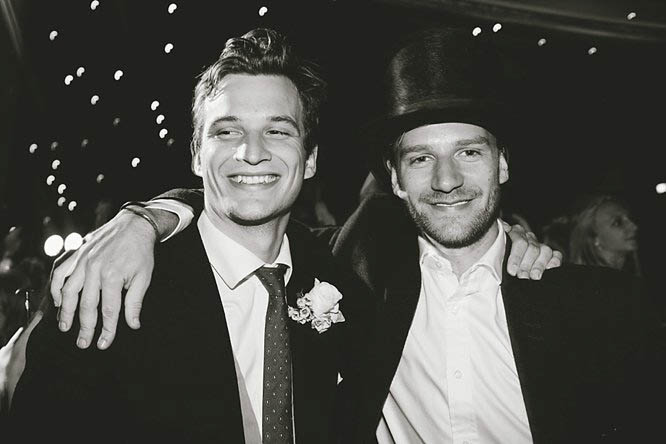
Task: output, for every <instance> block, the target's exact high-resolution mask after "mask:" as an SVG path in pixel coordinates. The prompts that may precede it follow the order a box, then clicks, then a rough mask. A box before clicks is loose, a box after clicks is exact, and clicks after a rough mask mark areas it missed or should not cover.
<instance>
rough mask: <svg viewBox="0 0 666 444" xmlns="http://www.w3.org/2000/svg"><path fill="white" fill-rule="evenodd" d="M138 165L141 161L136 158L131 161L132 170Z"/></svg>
mask: <svg viewBox="0 0 666 444" xmlns="http://www.w3.org/2000/svg"><path fill="white" fill-rule="evenodd" d="M139 163H141V159H139V158H138V157H135V158H134V159H132V168H136V167H137V166H139Z"/></svg>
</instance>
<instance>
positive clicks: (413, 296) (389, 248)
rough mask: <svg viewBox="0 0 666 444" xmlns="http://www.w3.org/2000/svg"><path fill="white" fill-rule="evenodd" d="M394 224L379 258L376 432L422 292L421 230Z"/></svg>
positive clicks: (372, 388) (373, 353)
mask: <svg viewBox="0 0 666 444" xmlns="http://www.w3.org/2000/svg"><path fill="white" fill-rule="evenodd" d="M401 221H404V223H401ZM392 225H393V226H392V228H391V229H392V230H395V233H396V234H397V235H393V236H392V237H384V238H383V239H384V241H382V242H380V243H379V249H378V257H377V258H375V259H376V260H377V261H378V263H379V264H380V266H379V267H377V270H378V271H380V272H381V275H382V278H381V282H380V283H379V284H378V285H377V287H376V288H378V289H379V291H382V289H383V295H382V299H383V304H381V303H380V308H379V321H378V323H377V331H376V333H375V336H374V340H375V346H374V347H371V350H370V360H371V362H370V363H369V366H368V368H367V369H366V370H367V371H368V372H370V373H372V374H373V377H372V378H371V379H370V378H368V379H369V380H370V381H371V382H370V383H369V384H368V390H369V392H368V395H367V398H368V402H369V403H370V404H369V405H368V409H367V412H368V413H369V414H371V415H372V416H371V417H370V418H368V419H369V420H370V421H371V423H370V428H371V429H372V431H373V433H374V429H375V428H376V426H377V424H378V422H379V418H380V416H381V411H382V408H383V405H384V402H385V401H386V397H387V396H388V392H389V389H390V386H391V382H392V381H393V377H394V375H395V373H396V371H397V368H398V364H399V363H400V358H401V356H402V352H403V349H404V347H405V342H406V340H407V335H408V334H409V329H410V327H411V325H412V321H413V319H414V314H415V312H416V306H417V304H418V300H419V295H420V292H421V270H420V266H419V248H418V241H417V233H416V231H415V229H414V227H413V224H412V223H411V222H410V221H409V220H408V219H398V218H395V219H394V220H392ZM388 239H390V240H388Z"/></svg>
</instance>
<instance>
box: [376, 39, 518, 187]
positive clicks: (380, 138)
mask: <svg viewBox="0 0 666 444" xmlns="http://www.w3.org/2000/svg"><path fill="white" fill-rule="evenodd" d="M502 74H503V66H502V63H501V61H500V58H499V55H498V52H497V51H496V50H495V48H493V46H492V44H491V42H490V41H489V39H488V38H487V37H484V36H483V34H480V35H479V36H476V37H475V36H473V35H472V32H471V30H469V29H461V28H437V29H428V30H425V31H420V32H418V33H416V34H412V35H411V36H409V37H408V38H407V39H406V41H405V42H404V43H403V44H402V45H401V46H400V49H398V51H397V52H396V53H395V55H394V56H393V57H392V58H391V61H390V63H389V66H388V69H387V72H386V78H385V87H384V89H383V95H384V105H383V111H382V113H381V115H380V117H379V118H377V119H375V120H374V121H372V122H370V123H369V124H368V126H367V127H366V128H365V129H364V131H365V132H366V134H365V137H368V138H369V143H371V144H372V145H373V146H374V148H373V150H372V153H371V167H372V169H373V172H374V173H375V176H376V177H377V179H380V180H386V177H382V176H386V170H385V167H384V160H383V159H384V156H385V155H386V153H387V151H388V149H389V148H390V145H391V144H392V143H393V142H394V141H395V140H396V139H397V138H398V137H399V136H400V135H401V134H403V133H404V132H406V131H409V130H411V129H414V128H418V127H419V126H423V125H427V124H433V123H445V122H460V123H470V124H474V125H478V126H481V127H483V128H485V129H486V130H488V131H489V132H490V133H492V134H493V135H495V136H496V137H498V136H500V135H501V134H502V133H503V130H504V124H505V117H506V111H507V110H506V107H505V105H504V103H503V101H502V100H501V98H500V91H501V90H502V79H503V75H502Z"/></svg>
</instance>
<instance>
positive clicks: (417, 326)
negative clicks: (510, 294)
mask: <svg viewBox="0 0 666 444" xmlns="http://www.w3.org/2000/svg"><path fill="white" fill-rule="evenodd" d="M498 225H499V234H498V236H497V239H496V240H495V242H494V243H493V245H492V246H491V247H490V249H489V250H488V251H487V252H486V254H485V255H484V256H483V257H482V258H481V259H480V260H479V261H478V262H476V263H475V264H474V265H472V266H471V267H470V268H469V269H468V270H466V271H465V272H464V273H463V274H462V275H461V277H460V281H459V280H458V279H457V277H456V275H455V274H454V273H453V271H452V268H451V264H450V262H449V261H448V260H447V259H445V258H444V257H443V256H442V255H441V254H440V253H439V252H438V250H437V249H436V248H435V247H434V246H433V245H432V244H430V242H429V241H428V240H426V239H425V238H422V237H419V239H418V242H419V250H420V261H419V265H420V268H421V276H422V285H421V293H420V296H419V301H418V305H417V308H416V313H415V315H414V320H413V322H412V325H411V327H410V329H409V333H408V336H407V341H406V343H405V348H404V351H403V353H402V357H401V359H400V363H399V365H398V369H397V372H396V374H395V376H394V378H393V382H392V383H391V387H390V391H389V395H388V398H387V400H386V403H385V404H384V408H383V411H382V418H381V421H380V424H379V427H378V428H377V439H378V441H379V442H380V443H382V444H384V443H398V444H401V443H409V444H413V443H444V442H445V443H455V444H476V443H511V444H523V443H531V442H532V436H531V434H530V429H529V423H528V420H527V413H526V411H525V403H524V401H523V396H522V392H521V388H520V381H519V379H518V373H517V371H516V365H515V361H514V357H513V351H512V349H511V341H510V338H509V332H508V327H507V322H506V314H505V312H504V303H503V301H502V292H501V290H500V284H501V281H502V263H503V259H504V249H505V246H506V239H505V234H504V230H503V229H502V226H501V224H500V222H499V221H498Z"/></svg>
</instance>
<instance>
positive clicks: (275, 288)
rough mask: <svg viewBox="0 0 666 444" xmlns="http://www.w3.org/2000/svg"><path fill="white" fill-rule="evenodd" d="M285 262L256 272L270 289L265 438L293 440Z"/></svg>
mask: <svg viewBox="0 0 666 444" xmlns="http://www.w3.org/2000/svg"><path fill="white" fill-rule="evenodd" d="M286 270H287V267H286V265H282V264H280V265H278V266H277V267H275V268H271V267H261V268H259V269H258V270H257V271H255V275H256V276H257V277H258V278H259V280H260V281H261V283H262V284H263V285H264V287H266V291H268V311H267V312H266V329H265V331H264V390H263V393H264V396H263V408H262V435H263V437H262V441H263V444H268V443H276V444H277V443H281V444H282V443H289V444H291V443H293V442H294V439H293V430H292V414H291V350H290V348H289V328H288V326H287V320H288V315H287V301H286V297H285V293H286V292H285V287H284V272H285V271H286Z"/></svg>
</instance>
